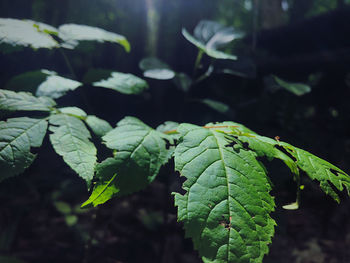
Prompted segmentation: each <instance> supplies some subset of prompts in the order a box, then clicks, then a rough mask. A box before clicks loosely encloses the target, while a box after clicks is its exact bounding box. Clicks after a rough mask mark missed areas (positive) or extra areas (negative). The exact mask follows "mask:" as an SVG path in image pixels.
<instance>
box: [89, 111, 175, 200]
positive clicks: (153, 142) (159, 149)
mask: <svg viewBox="0 0 350 263" xmlns="http://www.w3.org/2000/svg"><path fill="white" fill-rule="evenodd" d="M163 138H166V135H164V134H162V133H160V132H158V131H156V130H154V129H152V128H151V127H149V126H147V125H146V124H144V123H143V122H141V121H140V120H138V119H136V118H134V117H126V118H124V119H123V120H121V121H120V122H118V125H117V127H116V128H115V129H113V130H111V131H110V132H109V133H107V134H106V135H105V136H104V137H103V140H104V141H105V143H106V145H107V147H108V148H110V149H113V150H116V151H117V153H116V156H115V157H114V158H108V159H106V160H104V161H103V162H102V163H100V164H98V165H97V166H96V177H97V179H98V181H97V183H96V186H95V188H94V190H93V192H92V195H91V197H90V198H89V200H90V201H89V200H88V201H87V202H85V203H84V204H83V205H84V206H87V205H90V204H93V205H95V206H96V205H98V204H101V203H104V202H106V201H107V200H109V199H110V198H112V197H114V196H117V197H120V196H123V195H126V194H130V193H133V192H136V191H139V190H141V189H143V188H145V187H146V186H147V185H149V184H150V183H151V182H152V181H153V180H154V179H155V177H156V176H157V174H158V172H159V170H160V167H161V166H162V165H164V164H165V163H166V162H167V161H168V159H169V158H170V157H171V154H172V149H169V150H167V149H166V144H165V141H164V139H163ZM95 196H97V197H98V199H97V201H96V200H95ZM100 196H101V197H100Z"/></svg>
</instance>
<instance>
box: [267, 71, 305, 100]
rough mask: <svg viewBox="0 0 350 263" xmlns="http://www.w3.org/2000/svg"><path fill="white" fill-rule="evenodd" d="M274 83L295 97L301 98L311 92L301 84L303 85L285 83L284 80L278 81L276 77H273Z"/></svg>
mask: <svg viewBox="0 0 350 263" xmlns="http://www.w3.org/2000/svg"><path fill="white" fill-rule="evenodd" d="M273 78H274V80H275V81H276V83H277V84H278V85H279V86H280V87H281V88H284V89H285V90H287V91H289V92H291V93H293V94H295V95H297V96H302V95H304V94H306V93H309V92H310V91H311V88H310V86H309V85H306V84H303V83H293V82H287V81H285V80H282V79H280V78H279V77H277V76H273Z"/></svg>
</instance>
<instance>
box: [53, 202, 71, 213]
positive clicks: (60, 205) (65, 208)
mask: <svg viewBox="0 0 350 263" xmlns="http://www.w3.org/2000/svg"><path fill="white" fill-rule="evenodd" d="M54 206H55V207H56V209H57V211H58V212H60V213H62V214H64V215H67V214H70V213H72V208H71V207H70V205H69V204H68V203H66V202H62V201H57V202H54Z"/></svg>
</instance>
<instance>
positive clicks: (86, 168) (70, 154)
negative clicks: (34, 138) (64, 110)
mask: <svg viewBox="0 0 350 263" xmlns="http://www.w3.org/2000/svg"><path fill="white" fill-rule="evenodd" d="M49 122H50V124H51V125H50V127H49V130H50V131H51V132H52V133H51V134H50V141H51V143H52V146H53V148H54V149H55V151H56V153H57V154H58V155H60V156H62V157H63V160H64V161H65V162H66V163H67V164H68V165H69V166H70V167H71V168H72V169H73V170H74V171H75V172H76V173H77V174H78V175H79V176H80V177H82V178H83V179H84V180H85V181H87V183H90V182H91V180H92V178H93V176H94V168H95V163H96V148H95V145H94V144H93V143H92V142H91V141H90V140H89V139H90V138H91V135H90V133H89V131H88V130H87V128H86V127H85V125H84V123H83V122H82V121H81V120H80V119H78V118H75V117H72V116H68V115H66V114H57V115H52V116H51V117H50V120H49Z"/></svg>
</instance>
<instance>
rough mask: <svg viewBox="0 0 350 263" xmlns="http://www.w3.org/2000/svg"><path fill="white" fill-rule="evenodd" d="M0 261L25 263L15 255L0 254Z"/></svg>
mask: <svg viewBox="0 0 350 263" xmlns="http://www.w3.org/2000/svg"><path fill="white" fill-rule="evenodd" d="M0 262H4V263H25V262H24V261H22V260H20V259H17V258H15V257H7V256H1V255H0Z"/></svg>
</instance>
